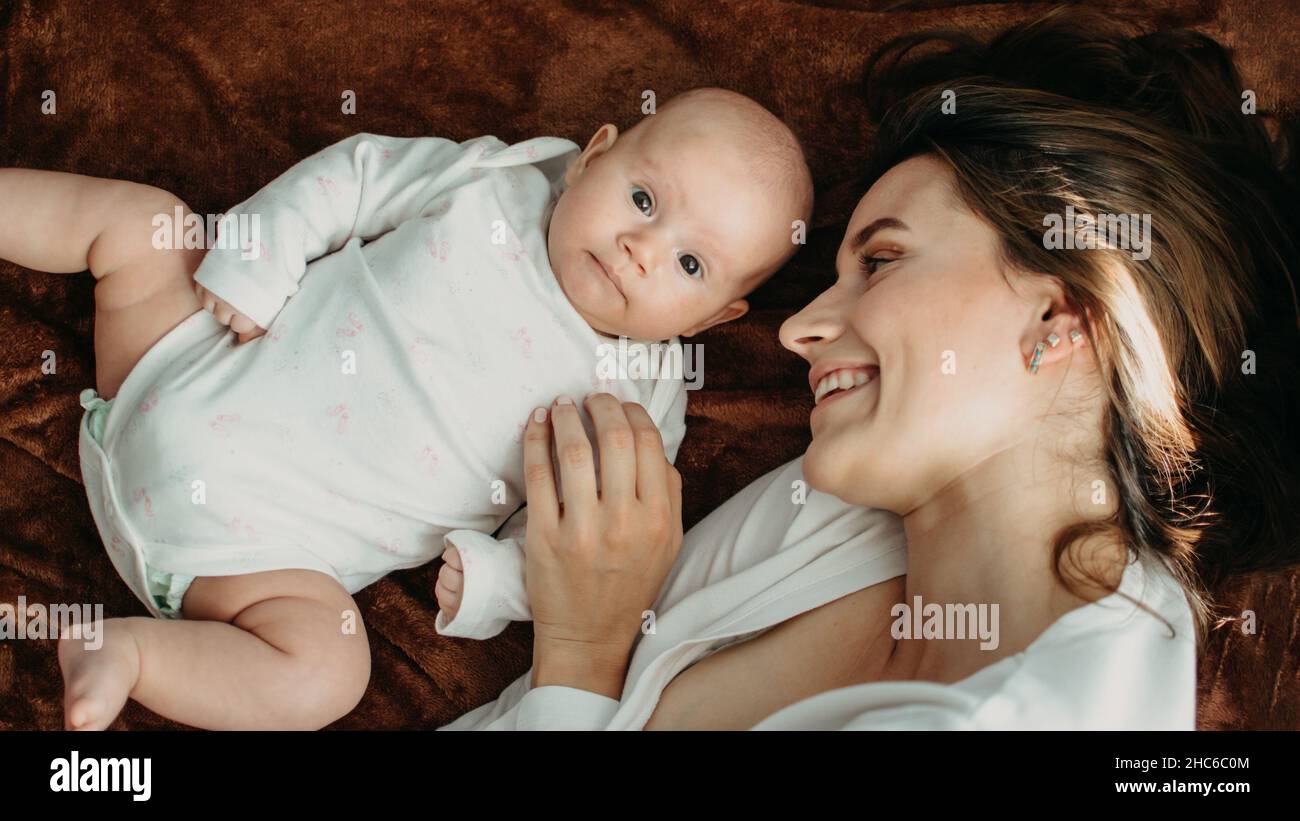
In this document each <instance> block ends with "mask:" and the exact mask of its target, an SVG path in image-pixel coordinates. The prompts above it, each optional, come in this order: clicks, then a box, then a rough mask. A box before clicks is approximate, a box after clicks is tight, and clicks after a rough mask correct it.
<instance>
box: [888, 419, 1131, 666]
mask: <svg viewBox="0 0 1300 821" xmlns="http://www.w3.org/2000/svg"><path fill="white" fill-rule="evenodd" d="M1060 445H1061V440H1060V439H1057V440H1056V441H1055V442H1054V443H1053V444H1052V446H1049V445H1047V444H1045V443H1044V441H1043V440H1042V439H1040V440H1039V441H1038V442H1025V443H1023V444H1021V445H1018V446H1016V447H1013V448H1010V449H1008V450H1005V451H1002V452H999V453H998V454H996V455H994V456H993V457H991V458H989V459H986V460H985V461H984V462H982V463H980V464H979V465H977V466H975V467H974V468H972V469H970V470H968V471H966V472H965V473H964V474H963V475H962V476H961V477H960V478H959V479H958V480H957V481H955V482H953V483H951V484H949V485H948V486H947V487H944V488H942V489H941V490H940V491H939V492H938V493H936V494H934V495H933V496H932V497H931V498H930V499H928V500H926V501H925V502H924V503H922V504H921V505H919V506H918V507H917V508H916V509H915V510H913V511H911V512H910V513H908V514H907V515H905V516H904V517H903V527H904V530H905V532H906V534H907V542H908V567H907V585H906V594H905V598H904V601H903V603H904V604H906V605H908V607H909V608H911V610H912V611H915V610H916V609H917V606H918V602H917V600H916V597H918V596H919V597H920V602H919V606H920V607H921V608H924V607H925V605H927V604H937V605H939V607H941V608H944V609H945V612H946V611H947V606H948V605H963V606H964V605H975V608H974V609H973V610H969V611H968V612H972V613H979V614H980V616H981V618H982V620H981V624H982V625H984V626H985V627H989V626H991V627H992V628H994V629H992V630H991V631H986V635H984V636H982V637H979V636H978V635H977V634H975V633H974V631H967V632H966V633H965V635H966V636H972V635H977V637H975V638H958V637H956V635H947V636H945V637H944V638H942V639H936V638H920V639H907V638H904V639H900V640H897V641H895V644H894V648H893V651H892V653H891V655H890V657H889V661H888V662H887V663H886V666H885V671H884V675H883V678H886V679H891V678H894V679H907V680H923V681H938V682H942V683H952V682H955V681H959V680H961V679H963V678H966V677H967V676H969V675H971V674H973V673H975V672H976V671H978V670H981V669H983V668H984V667H987V666H988V665H990V664H992V663H994V662H996V661H998V660H1000V659H1003V658H1005V657H1007V656H1010V655H1014V654H1015V653H1018V652H1020V651H1022V650H1024V649H1025V648H1026V647H1028V646H1029V644H1030V643H1032V642H1033V641H1034V639H1036V638H1037V637H1038V636H1039V635H1041V634H1042V632H1043V631H1044V630H1046V629H1047V628H1048V627H1050V626H1051V625H1052V624H1053V623H1054V622H1055V621H1056V620H1057V619H1058V618H1060V617H1061V616H1062V615H1064V614H1065V613H1067V612H1069V611H1071V610H1074V609H1075V608H1077V607H1080V606H1083V605H1084V604H1087V603H1088V602H1090V601H1094V600H1096V599H1097V598H1100V597H1102V596H1103V595H1105V594H1106V593H1107V592H1109V591H1106V590H1104V589H1101V588H1098V587H1096V586H1095V585H1092V584H1090V583H1086V582H1083V581H1082V579H1081V578H1079V577H1078V575H1077V574H1072V573H1071V567H1072V565H1071V562H1070V559H1069V557H1065V558H1064V559H1063V563H1062V571H1063V572H1065V573H1067V574H1071V575H1072V576H1073V577H1074V578H1075V580H1076V581H1075V583H1076V587H1077V588H1078V589H1079V590H1080V592H1081V593H1085V594H1086V595H1085V596H1084V597H1080V596H1076V595H1073V594H1071V593H1070V592H1069V591H1068V590H1067V589H1066V588H1065V586H1064V585H1062V584H1061V583H1060V582H1059V581H1058V580H1057V579H1056V576H1055V574H1054V573H1053V571H1052V565H1053V550H1052V547H1053V543H1054V540H1055V537H1056V534H1057V533H1058V532H1059V531H1060V530H1061V528H1063V527H1065V526H1067V525H1071V524H1074V523H1076V522H1079V521H1083V520H1095V519H1104V518H1106V517H1107V516H1109V515H1111V513H1112V512H1113V510H1114V509H1115V507H1116V505H1115V489H1114V487H1113V486H1112V485H1111V484H1110V483H1109V480H1108V474H1107V472H1106V471H1105V469H1104V467H1103V466H1102V465H1100V464H1098V466H1097V467H1095V468H1088V467H1086V466H1084V467H1080V466H1077V465H1073V464H1070V463H1069V462H1067V461H1066V460H1065V459H1064V458H1062V457H1060V456H1059V455H1058V454H1059V453H1060ZM1075 452H1076V453H1077V452H1078V451H1077V450H1076V451H1075ZM1092 474H1095V477H1094V476H1093V475H1092ZM1094 478H1095V479H1100V480H1101V481H1102V483H1103V484H1100V485H1097V484H1095V483H1094ZM1081 547H1082V549H1078V548H1076V549H1074V552H1073V553H1072V554H1071V555H1072V556H1075V557H1078V558H1079V559H1081V560H1087V561H1088V564H1087V565H1085V568H1086V570H1087V571H1088V572H1089V573H1091V574H1093V575H1100V576H1101V578H1103V579H1106V580H1107V582H1108V583H1111V584H1118V582H1119V579H1120V577H1121V574H1122V572H1123V560H1124V558H1126V555H1127V554H1126V552H1125V551H1124V550H1123V549H1122V547H1121V546H1120V543H1119V541H1118V540H1117V539H1115V538H1114V537H1113V536H1109V535H1108V536H1096V537H1091V538H1090V539H1088V540H1085V541H1084V543H1083V545H1082V546H1081ZM993 605H996V606H997V607H996V609H994V608H993ZM981 606H982V607H981ZM905 612H906V611H905ZM957 612H960V611H957ZM921 613H922V614H924V613H925V611H924V610H923V609H922V610H921ZM907 615H908V617H909V618H910V619H912V622H913V624H920V623H921V621H922V620H921V619H918V618H917V616H916V615H915V614H914V613H912V612H907ZM967 621H968V622H970V623H973V620H967ZM946 632H947V631H946ZM990 639H992V640H990Z"/></svg>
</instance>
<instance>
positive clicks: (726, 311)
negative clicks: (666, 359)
mask: <svg viewBox="0 0 1300 821" xmlns="http://www.w3.org/2000/svg"><path fill="white" fill-rule="evenodd" d="M747 313H749V303H748V302H746V301H745V300H743V299H738V300H736V301H735V302H733V303H731V304H730V305H728V306H726V307H725V308H723V309H722V310H720V311H718V312H717V313H716V314H714V315H713V316H711V317H709V318H708V319H706V320H704V321H703V322H701V323H699V324H698V325H694V326H692V327H690V328H687V329H686V330H684V331H682V332H681V334H679V336H695V335H696V334H698V333H700V332H701V331H707V330H708V329H709V328H712V327H713V326H714V325H721V324H722V323H724V322H730V321H731V320H733V319H740V318H741V317H742V316H744V315H745V314H747Z"/></svg>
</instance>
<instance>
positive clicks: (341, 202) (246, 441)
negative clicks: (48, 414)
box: [81, 134, 686, 638]
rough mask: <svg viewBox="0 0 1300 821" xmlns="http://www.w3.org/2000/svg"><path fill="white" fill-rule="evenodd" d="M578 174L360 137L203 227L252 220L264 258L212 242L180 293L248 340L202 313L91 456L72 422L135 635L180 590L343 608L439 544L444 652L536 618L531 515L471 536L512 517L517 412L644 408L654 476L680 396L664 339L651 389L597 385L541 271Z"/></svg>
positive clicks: (678, 422) (622, 380)
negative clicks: (308, 575) (306, 573)
mask: <svg viewBox="0 0 1300 821" xmlns="http://www.w3.org/2000/svg"><path fill="white" fill-rule="evenodd" d="M576 152H577V146H576V145H574V144H573V143H572V142H570V141H568V140H563V139H558V138H553V137H541V138H537V139H532V140H527V141H525V142H521V143H517V144H515V145H511V146H507V145H506V144H505V143H503V142H502V141H500V140H498V139H497V138H495V137H491V136H487V137H480V138H477V139H472V140H467V141H465V142H463V143H456V142H453V141H450V140H445V139H440V138H434V137H420V138H395V137H382V136H375V135H371V134H358V135H356V136H354V137H351V138H348V139H346V140H343V141H341V142H339V143H337V144H335V145H332V146H330V147H328V148H326V149H324V150H322V151H321V152H319V153H317V154H315V155H313V156H311V157H308V158H307V159H305V160H303V161H302V162H300V163H298V164H297V165H295V166H294V167H293V168H291V169H290V170H289V171H287V172H286V173H285V174H283V175H282V176H280V177H279V178H277V179H276V180H274V181H273V182H272V183H271V184H269V185H268V186H266V187H265V188H264V189H262V190H261V191H259V192H258V193H257V194H255V195H254V196H253V197H251V198H250V199H249V200H247V201H246V202H244V203H242V204H240V205H239V206H238V207H236V208H234V209H231V211H229V212H228V213H227V215H226V217H225V219H224V220H223V222H222V227H223V229H233V228H235V227H236V226H238V224H239V223H238V221H237V220H238V218H239V215H241V214H244V215H248V216H249V217H251V216H254V215H255V216H257V217H258V218H259V219H260V237H259V239H260V243H259V245H258V246H257V247H258V249H259V254H258V256H257V257H256V258H253V259H245V258H244V257H246V256H250V255H249V254H246V253H245V252H243V251H242V250H241V249H240V248H238V247H233V243H227V244H230V245H232V247H228V248H222V247H220V246H221V245H222V243H220V242H218V247H214V248H212V249H211V250H209V252H208V254H207V256H206V257H205V258H204V260H203V262H202V264H201V265H200V266H199V268H198V270H197V271H196V273H195V278H196V279H197V280H198V281H199V283H200V284H202V285H203V287H205V288H207V289H208V290H209V291H211V292H212V293H214V294H216V295H217V296H218V297H220V298H222V299H224V300H225V301H226V302H228V303H230V304H231V305H232V306H233V307H234V308H235V309H236V310H237V311H239V312H241V313H243V314H245V315H246V316H248V317H249V318H250V319H252V320H253V321H255V322H257V323H258V324H259V325H261V326H262V327H264V328H266V329H267V333H266V334H265V335H264V336H262V337H261V338H258V339H255V340H253V341H251V342H248V343H245V344H243V345H234V344H233V343H234V334H233V333H232V332H230V331H229V330H228V329H226V328H225V327H224V326H222V325H221V324H220V323H218V322H217V321H216V319H215V318H214V317H212V316H211V314H209V313H207V312H205V311H200V312H198V313H196V314H194V315H192V316H190V317H189V318H188V319H186V320H185V321H184V322H182V323H181V324H180V325H178V326H177V327H176V328H174V329H173V330H172V331H171V332H169V333H168V335H167V336H165V337H164V338H163V339H162V340H160V341H159V342H158V343H157V344H156V345H155V346H154V347H153V348H151V349H150V351H148V352H147V353H146V354H145V356H144V357H143V358H142V359H141V361H140V364H139V365H137V367H136V368H135V369H134V370H133V371H132V373H131V374H130V375H129V376H128V378H127V379H126V381H125V383H124V384H123V386H122V389H121V390H120V392H119V394H118V396H117V397H115V398H114V400H113V402H112V405H111V406H110V408H109V410H110V412H109V415H108V418H107V420H106V422H105V424H104V428H103V431H102V443H103V444H102V447H100V445H99V442H98V441H97V439H98V437H96V438H92V437H91V436H89V435H88V433H87V430H88V428H89V425H88V422H87V419H83V423H82V429H83V430H82V437H81V447H82V451H83V452H82V466H83V467H82V469H83V475H84V476H85V479H86V489H87V493H88V495H89V496H90V498H91V509H92V511H93V512H94V514H95V519H96V524H97V525H98V527H99V530H100V533H101V536H103V538H104V542H105V544H106V545H107V546H108V550H109V555H110V558H112V560H113V562H114V565H115V566H116V568H117V570H118V572H119V573H120V574H121V575H122V577H123V579H124V580H125V581H126V582H127V584H128V585H129V586H130V587H131V588H132V590H133V591H134V592H135V593H136V595H137V597H139V598H140V599H141V601H143V602H144V604H145V605H146V606H147V607H148V608H149V609H150V611H151V612H152V613H154V614H155V615H157V616H175V615H177V612H176V611H177V608H178V607H179V603H180V600H181V598H182V597H183V595H184V590H185V588H186V587H187V585H188V583H189V581H190V580H192V578H193V577H195V576H222V575H231V574H241V573H253V572H258V571H266V570H275V569H287V568H305V569H313V570H319V571H321V572H323V573H326V574H328V575H329V576H331V577H333V578H335V579H337V580H338V581H339V582H340V584H342V585H343V586H344V587H345V588H347V590H348V591H349V592H355V591H357V590H359V589H361V588H362V587H365V586H366V585H368V584H370V583H371V582H373V581H375V580H376V579H378V578H380V577H382V576H384V575H385V574H387V573H388V572H390V571H392V570H396V569H399V568H406V567H414V566H416V565H421V564H424V563H425V562H428V561H430V560H431V559H434V558H436V557H438V556H439V555H441V554H442V551H443V549H444V546H445V543H446V541H451V542H453V543H454V544H455V545H456V546H457V548H458V550H459V551H460V552H461V555H462V559H463V561H464V564H465V578H466V588H465V590H464V594H463V595H464V601H463V603H462V606H461V608H460V610H459V612H458V614H457V616H456V618H455V619H454V620H453V621H452V622H451V623H450V624H448V623H446V622H445V620H444V618H443V617H442V615H441V614H440V615H439V617H438V620H437V624H436V629H437V630H438V632H439V633H441V634H444V635H454V636H467V637H475V638H487V637H489V636H493V635H496V634H497V633H499V632H500V631H501V630H503V629H504V628H505V627H506V625H507V624H508V623H509V622H510V621H511V620H524V619H528V618H530V617H531V616H530V612H529V609H528V604H527V600H526V597H525V593H524V579H523V573H524V560H523V551H522V548H523V524H524V520H525V516H524V515H522V514H521V515H519V516H514V517H513V519H511V523H510V527H509V528H508V532H502V533H499V534H498V537H499V538H493V537H492V536H490V535H488V534H492V533H496V532H497V530H498V528H500V527H501V526H502V524H503V523H504V522H505V521H506V520H507V518H509V517H511V514H513V513H515V511H516V510H518V509H519V508H520V506H521V505H522V504H523V502H524V499H523V488H524V482H523V455H522V441H521V437H522V432H523V429H524V425H525V422H526V420H527V417H528V414H529V413H530V412H531V411H532V409H533V408H534V407H537V406H539V405H548V404H549V403H550V402H551V401H552V400H554V399H555V397H556V396H558V395H560V394H568V395H570V396H572V397H573V398H574V399H575V401H579V402H580V401H581V398H582V397H584V396H586V395H587V394H588V393H591V392H593V391H607V392H609V393H612V394H614V395H615V396H617V397H619V398H620V399H622V400H623V401H633V402H638V403H640V404H641V405H643V406H644V407H645V408H646V409H647V411H648V412H649V414H650V416H651V418H652V419H653V420H654V421H655V423H656V424H657V425H658V426H659V429H660V431H661V433H662V434H663V438H664V449H665V453H666V455H667V456H668V458H669V460H675V459H676V454H677V448H678V445H679V444H680V443H681V439H682V436H683V435H684V433H685V412H686V389H685V384H684V382H683V379H682V378H681V375H680V373H675V372H674V369H673V368H670V367H665V366H666V365H667V364H668V363H669V359H668V358H669V357H677V359H676V360H675V361H676V362H679V363H680V362H681V359H680V356H681V350H680V344H681V343H680V341H679V340H678V339H676V338H674V339H672V340H670V341H669V342H668V343H667V344H661V345H659V346H651V351H653V352H655V353H656V354H657V355H661V356H662V357H663V359H662V360H661V361H662V362H663V363H664V366H661V367H658V368H656V371H657V372H658V374H659V375H658V376H657V378H654V379H649V378H629V377H628V376H627V375H620V374H614V375H612V376H611V375H609V374H608V373H607V371H605V370H603V369H602V368H600V367H598V365H599V364H600V353H599V352H600V349H601V346H602V344H605V343H608V344H610V345H615V346H617V344H618V340H617V339H616V338H611V337H608V336H606V335H604V334H602V333H599V332H597V331H595V330H594V329H592V328H591V327H590V326H589V325H587V323H586V322H585V321H584V320H583V319H582V317H581V316H580V315H579V314H578V313H577V311H576V310H575V309H574V308H573V306H572V305H571V304H570V303H569V301H568V299H567V298H566V297H565V296H564V293H563V291H562V290H561V288H560V286H559V283H558V282H557V281H556V278H555V275H554V273H553V272H552V270H551V267H550V264H549V262H548V259H547V250H546V248H547V246H546V232H547V226H548V224H549V220H550V214H551V210H552V207H553V206H554V203H555V200H556V198H557V197H558V195H559V193H560V191H561V190H562V187H563V179H562V175H563V171H564V168H565V167H566V165H567V163H568V162H569V161H570V160H571V159H572V158H573V157H574V156H575V155H576ZM245 219H247V218H245ZM245 224H246V225H247V224H250V223H247V222H246V223H245ZM363 242H364V244H363ZM313 260H314V261H313ZM308 263H310V264H308ZM673 348H676V350H675V351H674V350H672V349H673ZM660 352H662V353H660ZM676 370H677V371H680V369H679V368H678V369H676ZM83 404H85V402H84V401H83ZM88 407H89V406H88ZM87 417H89V413H88V414H87ZM584 424H586V425H587V426H588V431H590V430H591V427H590V420H589V419H587V418H586V417H585V413H584ZM160 581H161V582H162V584H163V587H164V588H166V589H167V594H166V595H162V596H157V598H155V596H156V594H151V593H150V585H151V584H157V583H158V582H160Z"/></svg>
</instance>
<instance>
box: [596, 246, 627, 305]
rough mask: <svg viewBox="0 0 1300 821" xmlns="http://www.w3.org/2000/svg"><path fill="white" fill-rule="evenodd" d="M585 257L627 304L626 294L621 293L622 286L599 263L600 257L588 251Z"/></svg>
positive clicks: (603, 264)
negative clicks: (588, 258) (589, 259)
mask: <svg viewBox="0 0 1300 821" xmlns="http://www.w3.org/2000/svg"><path fill="white" fill-rule="evenodd" d="M587 256H589V257H591V261H592V262H594V263H595V264H596V270H598V271H600V273H601V275H602V276H604V277H605V279H607V280H609V284H611V285H613V286H614V289H615V290H616V291H618V295H619V296H621V297H623V301H624V302H627V294H625V293H623V286H622V285H619V284H618V280H617V279H614V275H613V274H612V273H610V270H609V269H608V268H606V267H605V263H603V262H601V261H600V257H598V256H596V255H595V254H593V253H591V252H590V251H588V252H587Z"/></svg>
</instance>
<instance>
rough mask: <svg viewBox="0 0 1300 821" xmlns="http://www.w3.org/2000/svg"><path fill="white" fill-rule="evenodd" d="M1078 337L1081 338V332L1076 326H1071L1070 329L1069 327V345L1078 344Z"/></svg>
mask: <svg viewBox="0 0 1300 821" xmlns="http://www.w3.org/2000/svg"><path fill="white" fill-rule="evenodd" d="M1080 339H1083V334H1081V333H1079V329H1078V328H1071V329H1070V344H1071V345H1078V344H1079V340H1080Z"/></svg>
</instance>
